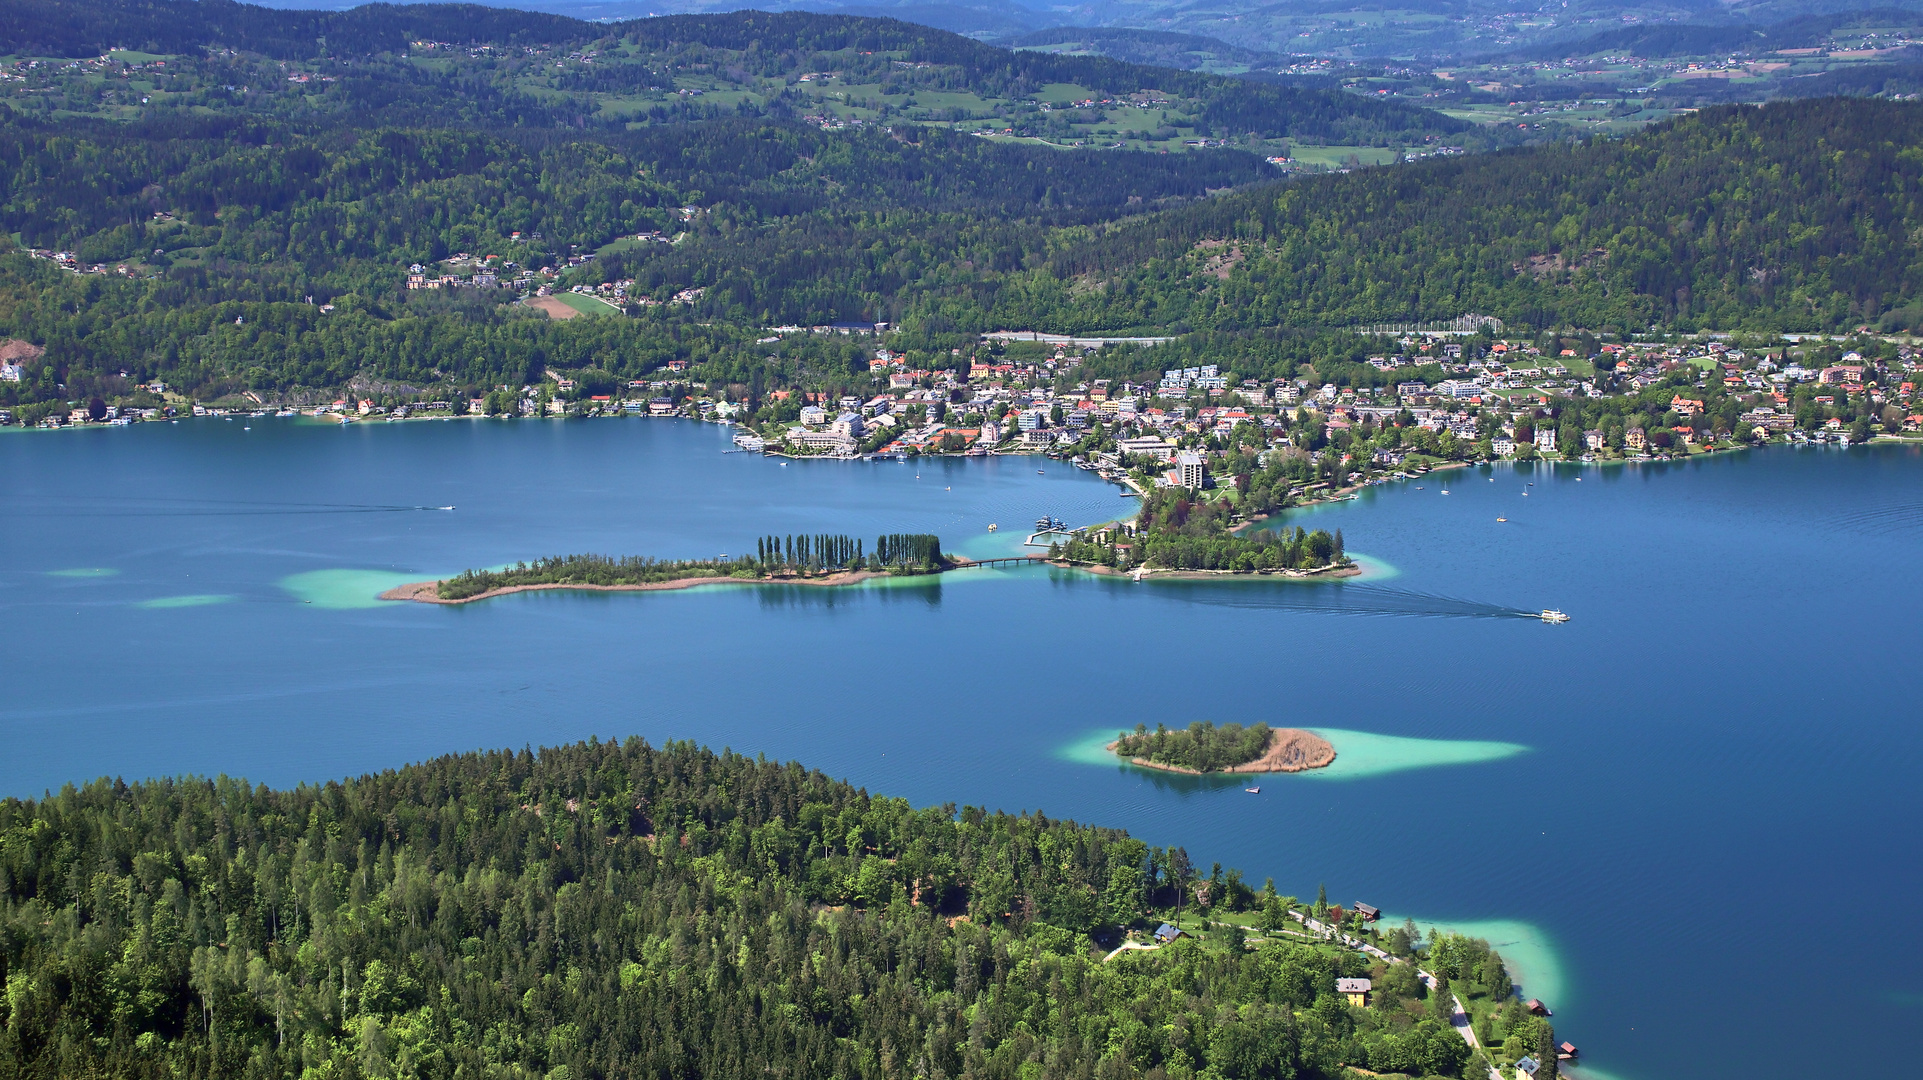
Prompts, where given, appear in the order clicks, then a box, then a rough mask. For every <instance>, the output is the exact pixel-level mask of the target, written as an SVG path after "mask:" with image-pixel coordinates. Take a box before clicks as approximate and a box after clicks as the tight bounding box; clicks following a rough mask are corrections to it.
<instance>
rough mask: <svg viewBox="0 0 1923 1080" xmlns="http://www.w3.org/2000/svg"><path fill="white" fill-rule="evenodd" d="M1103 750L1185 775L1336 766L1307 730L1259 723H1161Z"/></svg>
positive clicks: (1331, 751) (1325, 745) (1323, 743)
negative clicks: (1175, 725)
mask: <svg viewBox="0 0 1923 1080" xmlns="http://www.w3.org/2000/svg"><path fill="white" fill-rule="evenodd" d="M1108 749H1110V750H1111V751H1113V752H1114V753H1115V754H1117V755H1118V756H1120V757H1121V758H1123V759H1125V760H1127V761H1129V762H1130V763H1132V764H1135V765H1140V766H1143V767H1144V768H1150V769H1166V770H1168V771H1170V772H1185V773H1211V772H1230V773H1263V772H1301V771H1303V770H1305V769H1319V768H1322V767H1324V766H1326V765H1328V764H1330V763H1331V762H1333V761H1335V747H1333V746H1331V745H1330V744H1329V742H1328V740H1327V739H1324V738H1322V737H1321V736H1319V735H1317V734H1315V733H1314V732H1312V731H1302V730H1300V729H1296V728H1270V727H1269V725H1267V724H1264V723H1259V722H1258V723H1255V724H1251V725H1249V726H1248V727H1243V726H1242V725H1241V724H1236V723H1228V724H1223V725H1222V726H1221V727H1217V726H1215V725H1214V724H1213V723H1211V722H1209V721H1207V720H1197V721H1195V722H1194V723H1192V724H1190V725H1189V726H1188V727H1187V728H1176V729H1173V730H1171V729H1170V728H1169V727H1168V726H1167V725H1165V724H1157V725H1155V730H1154V731H1150V730H1148V727H1147V725H1144V724H1137V725H1135V731H1134V732H1133V733H1128V732H1123V733H1122V734H1121V735H1120V736H1119V737H1118V738H1117V739H1116V740H1115V741H1114V742H1112V743H1110V744H1108Z"/></svg>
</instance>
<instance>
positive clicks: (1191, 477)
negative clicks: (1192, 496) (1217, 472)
mask: <svg viewBox="0 0 1923 1080" xmlns="http://www.w3.org/2000/svg"><path fill="white" fill-rule="evenodd" d="M1169 479H1171V480H1174V481H1175V482H1176V483H1177V484H1180V485H1181V486H1182V487H1185V488H1190V489H1199V488H1200V487H1201V486H1202V485H1203V483H1204V482H1205V481H1207V479H1208V465H1207V464H1206V460H1205V459H1204V458H1203V457H1202V455H1200V454H1198V453H1195V452H1194V451H1190V450H1184V451H1182V452H1181V453H1179V454H1177V455H1175V469H1174V472H1173V474H1172V475H1171V476H1170V477H1169Z"/></svg>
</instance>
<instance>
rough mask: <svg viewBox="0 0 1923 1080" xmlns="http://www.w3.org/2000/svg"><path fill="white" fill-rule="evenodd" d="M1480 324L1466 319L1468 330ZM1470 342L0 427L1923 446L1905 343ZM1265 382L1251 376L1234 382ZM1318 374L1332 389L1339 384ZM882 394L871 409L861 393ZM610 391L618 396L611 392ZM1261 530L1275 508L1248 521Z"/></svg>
mask: <svg viewBox="0 0 1923 1080" xmlns="http://www.w3.org/2000/svg"><path fill="white" fill-rule="evenodd" d="M1464 321H1465V320H1458V323H1461V322H1464ZM1467 321H1469V322H1472V323H1481V324H1483V328H1482V329H1481V330H1479V331H1478V332H1475V333H1464V332H1461V331H1441V332H1437V331H1427V332H1424V331H1416V330H1410V331H1407V332H1400V333H1398V332H1394V331H1390V332H1387V333H1382V334H1379V335H1376V336H1374V337H1372V338H1368V339H1363V340H1367V341H1374V342H1377V343H1379V344H1377V345H1376V347H1377V348H1378V349H1379V350H1380V351H1379V352H1378V353H1373V354H1370V355H1367V356H1366V357H1365V358H1363V359H1362V360H1361V361H1360V362H1348V361H1347V359H1346V358H1340V357H1331V358H1330V362H1327V363H1323V362H1312V363H1311V364H1308V365H1303V366H1304V367H1305V368H1307V369H1308V370H1307V373H1306V374H1297V375H1295V376H1293V377H1288V378H1264V377H1260V376H1259V375H1248V374H1244V372H1243V371H1241V370H1238V365H1237V362H1236V361H1235V360H1233V359H1228V358H1225V359H1222V360H1220V361H1218V362H1217V363H1212V364H1198V365H1196V366H1192V367H1169V368H1166V369H1157V370H1158V371H1159V377H1158V378H1154V379H1152V380H1151V379H1144V378H1130V377H1126V376H1119V377H1102V376H1101V375H1100V374H1096V372H1098V371H1136V370H1140V369H1144V368H1154V367H1155V365H1156V362H1157V359H1158V358H1157V356H1156V351H1157V350H1156V346H1157V344H1158V343H1159V340H1158V339H1138V340H1118V341H1117V342H1115V343H1105V342H1104V340H1103V339H1099V338H1057V339H1051V338H1049V337H1048V336H1047V335H1041V334H1021V335H1013V334H994V335H984V336H983V340H982V342H981V344H980V346H979V347H978V348H976V349H975V350H973V351H972V352H970V354H969V355H967V356H963V355H962V353H963V350H960V349H955V350H951V351H950V354H949V355H947V356H934V355H928V354H918V353H915V352H913V351H902V350H898V349H895V348H890V347H886V346H881V347H875V348H873V349H872V351H871V353H870V358H869V359H868V360H867V362H866V366H867V369H868V370H867V375H866V376H865V377H863V376H852V375H851V376H847V377H842V378H838V379H834V380H816V382H815V385H826V388H824V389H815V388H810V386H807V385H802V386H795V387H790V388H781V389H769V390H766V391H764V392H762V393H760V394H755V393H753V392H745V393H744V392H742V391H743V390H745V389H746V388H743V387H740V386H728V385H721V386H716V385H715V384H714V383H712V382H711V381H707V380H703V379H700V378H698V377H695V376H696V375H698V374H699V373H698V372H695V373H691V372H690V371H689V364H688V362H686V361H680V360H673V361H668V362H667V363H666V364H664V365H663V367H662V369H661V370H660V371H659V372H658V373H657V375H656V377H653V378H648V379H637V380H630V381H628V382H626V383H625V384H623V385H622V386H620V387H615V386H604V385H600V384H599V383H592V384H590V383H587V382H585V381H584V380H583V379H582V378H581V377H580V376H579V375H578V374H573V375H571V374H570V373H568V372H565V371H559V370H555V371H548V372H546V373H545V374H544V377H543V378H542V379H541V380H540V381H538V382H533V383H527V384H524V385H522V386H520V387H507V386H501V387H496V388H494V389H491V390H489V391H487V392H486V393H477V394H475V395H474V396H473V397H462V398H454V399H448V398H436V397H434V396H432V395H430V394H428V393H423V392H418V391H416V390H414V388H411V387H396V386H389V387H386V388H384V389H383V390H381V391H378V392H376V391H368V392H365V393H364V394H362V395H349V396H337V397H333V398H331V399H328V400H323V401H316V402H307V403H302V404H298V405H296V404H293V403H289V402H286V401H270V400H269V399H267V398H265V397H263V396H262V395H261V394H259V393H256V392H254V391H247V392H245V393H244V394H241V395H236V396H237V397H238V399H239V400H235V399H234V398H228V399H226V400H217V401H204V402H203V401H195V400H193V399H191V398H189V397H185V396H183V395H181V394H179V393H178V392H177V391H175V389H174V388H171V387H169V386H168V385H167V383H165V382H164V381H162V380H158V379H153V380H147V381H144V382H143V381H135V377H134V376H133V375H132V373H130V372H126V371H123V372H122V382H123V384H124V392H123V393H120V394H117V395H115V396H114V400H111V401H110V400H106V399H105V398H102V397H95V398H93V399H91V400H88V401H77V400H76V401H74V402H71V403H70V406H71V407H70V408H68V409H67V410H66V411H65V412H59V411H44V410H42V411H40V413H41V414H40V415H38V416H32V415H29V411H28V410H22V409H18V408H13V409H0V425H3V424H15V423H28V422H31V423H34V424H36V425H37V426H41V427H70V426H71V427H80V426H87V425H93V424H107V425H121V426H125V425H129V424H133V423H136V422H140V421H154V420H171V419H175V418H179V417H184V416H189V415H192V416H229V417H232V416H245V417H258V416H263V415H278V416H295V415H304V416H308V417H313V418H322V419H327V420H329V421H332V422H340V423H348V422H357V421H358V422H368V421H377V420H406V419H423V418H434V417H452V416H473V417H488V416H508V417H616V416H648V417H685V418H693V419H701V420H709V421H715V422H720V423H725V424H732V425H734V426H736V427H737V428H738V429H739V431H738V433H737V434H736V436H735V439H734V441H735V444H736V445H737V447H739V448H741V449H744V450H753V451H760V452H765V453H770V454H781V455H785V456H789V457H822V458H853V457H861V456H874V455H899V456H908V455H936V454H948V455H963V456H983V455H990V454H1007V453H1031V454H1046V455H1051V456H1055V457H1059V458H1063V459H1067V460H1070V461H1072V462H1073V463H1074V464H1075V465H1077V466H1078V467H1081V468H1086V469H1090V470H1093V471H1096V472H1098V473H1100V474H1101V475H1102V476H1103V477H1104V478H1106V479H1110V480H1113V481H1115V482H1117V483H1120V484H1124V485H1126V486H1127V487H1129V488H1130V489H1131V491H1133V492H1135V493H1145V492H1147V491H1148V490H1150V489H1151V488H1155V487H1171V486H1173V487H1178V488H1186V489H1190V490H1194V491H1205V490H1206V491H1214V490H1216V489H1218V488H1225V487H1228V488H1232V490H1228V491H1224V492H1222V495H1221V496H1220V497H1225V498H1226V499H1227V500H1228V501H1230V502H1231V503H1235V504H1238V507H1239V504H1241V503H1243V502H1245V501H1248V500H1245V499H1244V496H1246V495H1247V494H1248V491H1249V485H1250V477H1251V476H1252V475H1254V474H1256V473H1258V472H1260V471H1263V470H1265V469H1266V470H1269V471H1271V472H1274V473H1278V474H1283V475H1286V476H1287V477H1288V478H1289V480H1290V483H1289V485H1288V487H1287V488H1286V492H1287V494H1288V495H1289V496H1293V497H1294V498H1296V499H1297V500H1302V499H1309V498H1315V497H1318V494H1319V495H1320V496H1321V497H1328V496H1330V495H1339V494H1341V493H1343V492H1345V491H1346V490H1348V489H1352V488H1353V487H1355V486H1356V485H1359V484H1364V483H1368V482H1372V481H1374V480H1377V479H1380V478H1381V477H1383V476H1385V475H1393V474H1397V473H1401V474H1403V475H1409V474H1414V473H1420V472H1421V471H1423V470H1425V469H1427V468H1432V467H1435V466H1437V465H1441V464H1445V463H1450V462H1463V461H1493V460H1503V459H1510V460H1518V461H1529V460H1550V461H1583V462H1599V461H1625V460H1646V459H1666V458H1676V457H1686V456H1690V455H1694V454H1701V453H1706V452H1712V451H1717V450H1726V449H1734V448H1739V447H1745V446H1754V445H1761V444H1766V443H1769V442H1794V443H1832V444H1835V445H1839V446H1848V445H1851V444H1853V443H1862V442H1866V441H1869V440H1871V439H1875V438H1904V437H1908V436H1915V435H1916V434H1917V433H1918V431H1919V428H1920V427H1923V413H1919V411H1918V410H1919V409H1923V404H1919V403H1918V402H1917V401H1916V398H1915V385H1916V382H1917V380H1918V373H1919V368H1923V360H1920V359H1919V350H1918V348H1917V347H1916V346H1913V345H1911V344H1909V343H1907V342H1898V341H1895V340H1888V339H1879V338H1872V337H1868V336H1858V337H1853V338H1850V339H1847V340H1835V341H1832V340H1828V339H1824V338H1820V337H1815V336H1810V337H1804V338H1798V339H1796V340H1791V339H1787V338H1776V339H1766V338H1759V339H1757V340H1756V341H1747V340H1738V341H1734V342H1732V341H1731V340H1728V339H1727V336H1724V338H1723V339H1718V338H1717V337H1712V336H1696V337H1689V338H1674V337H1671V338H1668V339H1664V340H1654V341H1637V340H1630V341H1621V342H1616V341H1603V340H1598V339H1597V338H1596V336H1595V335H1592V334H1587V333H1553V332H1552V333H1545V334H1542V335H1538V336H1536V337H1533V338H1527V339H1517V338H1513V337H1503V336H1499V331H1498V330H1496V329H1495V328H1494V327H1493V326H1491V325H1489V324H1491V323H1493V320H1483V319H1472V320H1467ZM887 329H888V328H887V324H885V323H884V324H876V325H868V324H861V325H839V326H825V327H814V328H803V327H777V328H775V337H773V338H770V340H771V341H774V340H779V339H780V338H781V337H782V336H783V335H795V334H801V335H806V334H811V333H813V334H821V333H827V334H840V335H847V336H854V337H859V338H866V339H868V340H875V339H877V338H883V337H885V335H886V331H887ZM43 352H44V350H43V349H42V348H41V347H39V346H35V345H32V344H30V343H27V342H24V341H6V342H0V383H20V382H22V381H23V380H26V381H30V380H32V379H34V378H35V377H36V374H37V372H38V366H37V365H38V361H39V359H40V357H41V355H42V353H43ZM1241 366H1243V367H1247V368H1261V367H1263V366H1265V365H1263V364H1262V363H1261V362H1259V361H1257V362H1254V363H1249V364H1245V365H1241ZM1323 368H1327V369H1328V373H1327V374H1324V373H1323V372H1322V369H1323ZM864 383H865V384H868V385H867V386H866V388H858V387H859V386H860V384H864ZM601 391H605V392H601ZM1254 502H1255V503H1256V504H1257V505H1254V506H1253V508H1252V510H1253V513H1252V514H1247V513H1246V511H1247V510H1248V509H1250V508H1240V509H1242V510H1243V511H1244V512H1245V515H1246V516H1254V515H1255V514H1261V513H1265V512H1267V511H1268V510H1271V509H1274V508H1276V504H1273V503H1271V504H1267V505H1262V500H1260V499H1257V500H1254Z"/></svg>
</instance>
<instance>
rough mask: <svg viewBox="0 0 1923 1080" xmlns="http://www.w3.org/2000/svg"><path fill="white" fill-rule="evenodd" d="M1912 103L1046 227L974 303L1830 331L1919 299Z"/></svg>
mask: <svg viewBox="0 0 1923 1080" xmlns="http://www.w3.org/2000/svg"><path fill="white" fill-rule="evenodd" d="M1920 236H1923V105H1918V104H1915V103H1910V102H1890V101H1876V100H1862V99H1847V98H1825V99H1819V100H1814V101H1803V102H1795V103H1783V104H1775V105H1771V106H1768V107H1762V108H1758V107H1750V106H1734V107H1724V108H1718V109H1713V110H1706V111H1704V112H1702V113H1698V114H1695V115H1693V116H1689V117H1685V118H1683V119H1681V120H1678V121H1675V122H1672V123H1670V124H1667V125H1664V126H1663V127H1661V128H1658V129H1655V130H1652V131H1650V132H1648V133H1647V134H1643V135H1639V136H1635V137H1632V138H1628V139H1623V140H1619V141H1618V140H1606V139H1596V140H1592V141H1590V142H1587V143H1582V144H1554V145H1548V146H1541V147H1532V148H1529V149H1526V150H1518V151H1507V152H1502V153H1497V154H1490V155H1480V156H1470V157H1459V158H1448V159H1443V160H1436V161H1425V162H1421V163H1418V164H1415V165H1411V166H1408V167H1404V168H1398V169H1375V170H1369V171H1366V172H1362V173H1357V174H1352V175H1349V176H1343V177H1335V178H1327V179H1316V180H1309V181H1305V182H1302V183H1300V184H1295V185H1290V186H1285V187H1276V188H1266V189H1262V190H1260V191H1251V192H1248V193H1243V194H1238V195H1231V196H1226V197H1223V198H1220V199H1216V200H1213V201H1211V202H1209V203H1207V204H1205V205H1199V206H1196V207H1193V208H1189V209H1184V210H1178V211H1173V212H1170V213H1167V214H1162V215H1158V216H1156V217H1154V218H1150V219H1145V220H1143V221H1140V222H1136V223H1130V224H1123V225H1118V226H1114V227H1111V228H1106V229H1097V230H1089V231H1081V232H1069V233H1067V234H1064V235H1062V236H1060V237H1059V238H1057V239H1055V240H1054V241H1053V242H1052V244H1051V250H1050V251H1049V252H1048V254H1047V256H1046V264H1045V268H1038V269H1036V270H1034V271H1031V272H1028V273H1025V274H1020V275H1013V276H1011V277H1009V278H1008V279H1007V280H1006V281H1005V282H1004V283H1002V287H1001V288H1000V289H998V290H997V291H996V293H995V296H994V299H993V301H992V302H991V303H990V304H989V305H988V307H989V313H988V314H986V315H984V316H968V315H966V314H963V311H964V310H965V309H959V308H955V307H953V306H951V305H946V304H944V303H942V302H939V301H936V300H934V299H932V298H931V299H930V300H929V301H926V302H925V304H926V306H927V307H928V308H929V309H931V310H944V311H945V312H949V313H950V314H949V315H948V317H950V318H975V319H980V320H982V321H986V322H998V323H1003V324H1007V325H1043V326H1047V327H1049V328H1050V329H1057V330H1063V331H1067V330H1081V329H1094V328H1097V327H1100V328H1103V329H1108V330H1117V331H1119V330H1121V329H1123V328H1127V327H1145V326H1155V327H1180V328H1191V329H1203V328H1221V329H1230V328H1251V327H1260V326H1274V325H1285V326H1286V325H1330V324H1332V325H1354V324H1363V323H1373V322H1379V321H1404V320H1422V319H1448V318H1452V317H1454V316H1457V315H1461V314H1463V313H1465V312H1480V313H1484V314H1492V315H1496V316H1499V317H1501V318H1503V319H1505V320H1509V321H1511V322H1514V323H1518V324H1521V325H1525V326H1532V327H1547V326H1554V325H1571V326H1580V327H1587V328H1591V329H1596V330H1615V331H1617V332H1623V331H1630V330H1642V329H1646V328H1647V327H1649V326H1651V325H1652V324H1654V325H1657V326H1666V327H1674V328H1681V329H1693V328H1696V327H1706V328H1715V329H1742V328H1753V329H1779V330H1835V329H1839V328H1843V327H1846V326H1850V325H1854V324H1856V323H1858V322H1875V321H1877V320H1878V318H1879V316H1881V315H1883V314H1884V313H1885V312H1888V311H1890V310H1892V309H1896V308H1899V307H1902V306H1904V305H1907V304H1910V303H1913V302H1914V301H1916V300H1917V299H1918V298H1919V297H1923V248H1919V246H1918V238H1919V237H1920Z"/></svg>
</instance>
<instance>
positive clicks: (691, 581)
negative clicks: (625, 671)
mask: <svg viewBox="0 0 1923 1080" xmlns="http://www.w3.org/2000/svg"><path fill="white" fill-rule="evenodd" d="M892 576H893V575H891V574H886V573H883V572H881V571H879V570H856V571H852V572H849V571H844V572H842V573H836V574H829V575H827V576H826V577H818V578H799V577H797V578H738V577H727V576H724V575H719V574H717V575H714V576H709V577H685V578H673V579H671V580H668V581H647V582H641V583H639V584H634V585H581V584H573V583H570V582H559V581H557V582H546V583H542V584H538V585H509V586H506V587H505V588H499V589H489V590H488V591H486V592H481V593H475V594H474V595H473V596H463V597H461V598H460V599H459V600H443V599H441V598H440V597H439V596H437V595H434V592H435V590H437V589H438V588H439V587H440V584H441V579H438V578H437V579H435V580H433V581H410V582H408V583H406V584H405V585H396V586H394V587H393V588H391V589H389V590H387V591H386V592H383V593H381V594H380V597H379V599H382V600H405V601H410V602H412V603H416V604H448V605H451V604H471V603H474V602H475V601H476V600H491V599H493V598H494V597H497V596H506V595H508V594H509V593H520V592H545V591H550V590H557V589H571V590H574V591H577V592H671V591H673V590H675V589H692V588H694V587H695V586H697V585H813V586H816V587H820V588H834V587H836V586H842V585H859V584H861V583H862V582H864V581H868V580H870V579H872V578H885V577H892Z"/></svg>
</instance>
